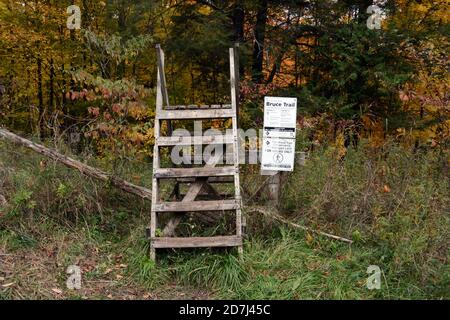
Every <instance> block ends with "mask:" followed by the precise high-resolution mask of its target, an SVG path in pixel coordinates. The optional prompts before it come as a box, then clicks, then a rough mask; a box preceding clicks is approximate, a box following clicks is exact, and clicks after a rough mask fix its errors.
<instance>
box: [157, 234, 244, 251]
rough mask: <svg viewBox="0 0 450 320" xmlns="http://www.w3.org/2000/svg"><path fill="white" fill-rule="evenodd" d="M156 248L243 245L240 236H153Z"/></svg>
mask: <svg viewBox="0 0 450 320" xmlns="http://www.w3.org/2000/svg"><path fill="white" fill-rule="evenodd" d="M151 241H152V246H153V247H154V248H202V247H237V246H241V245H242V238H241V237H238V236H217V237H190V238H169V237H161V238H152V239H151Z"/></svg>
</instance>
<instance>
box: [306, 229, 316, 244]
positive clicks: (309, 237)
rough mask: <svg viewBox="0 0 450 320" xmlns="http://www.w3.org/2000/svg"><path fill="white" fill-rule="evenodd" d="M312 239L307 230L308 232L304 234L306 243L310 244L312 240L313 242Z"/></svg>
mask: <svg viewBox="0 0 450 320" xmlns="http://www.w3.org/2000/svg"><path fill="white" fill-rule="evenodd" d="M313 240H314V238H313V236H312V235H311V234H310V233H309V232H308V233H307V234H306V243H307V244H308V245H311V244H312V242H313Z"/></svg>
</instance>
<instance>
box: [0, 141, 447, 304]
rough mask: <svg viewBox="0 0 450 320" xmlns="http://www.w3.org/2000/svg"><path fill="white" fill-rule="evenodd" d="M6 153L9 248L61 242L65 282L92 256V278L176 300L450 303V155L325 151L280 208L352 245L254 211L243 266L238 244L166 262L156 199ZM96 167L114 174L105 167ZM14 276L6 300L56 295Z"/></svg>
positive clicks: (1, 171)
mask: <svg viewBox="0 0 450 320" xmlns="http://www.w3.org/2000/svg"><path fill="white" fill-rule="evenodd" d="M0 150H1V152H0V194H1V195H3V196H4V197H5V200H6V204H0V205H1V207H0V212H1V213H0V250H1V251H2V252H8V253H14V254H16V253H23V254H32V253H33V254H38V253H39V252H47V251H48V250H49V249H48V248H51V247H52V246H54V245H55V243H57V244H58V247H59V249H58V250H59V251H58V256H57V258H56V261H57V267H54V268H56V269H55V270H57V275H56V276H55V277H56V278H52V279H53V280H52V281H59V282H60V285H61V286H63V283H64V279H65V278H64V266H66V265H67V264H70V263H74V261H75V262H76V261H79V260H80V259H88V260H89V261H90V260H95V261H96V262H95V267H94V268H93V269H92V270H91V269H89V270H90V271H88V272H87V274H85V277H88V279H89V280H92V281H94V282H95V281H96V280H99V279H103V278H104V277H105V273H107V272H106V271H107V270H109V269H111V268H116V269H117V268H119V267H117V265H118V264H120V265H125V267H120V268H125V269H124V271H125V273H124V274H122V276H123V277H124V278H123V279H122V280H120V281H121V282H120V283H121V284H120V285H118V287H117V290H119V291H120V290H123V291H125V292H128V291H129V290H130V289H129V288H130V287H132V288H141V289H142V290H151V291H152V292H153V291H155V292H165V293H164V294H166V295H165V297H169V298H170V297H171V292H173V290H174V289H173V288H174V285H175V286H182V287H183V288H198V289H201V290H206V291H207V292H208V294H209V295H210V297H215V298H233V299H234V298H241V299H266V298H272V299H326V298H331V299H353V298H356V299H373V298H385V299H395V298H404V299H410V298H450V296H449V290H448V288H449V285H450V283H449V277H450V272H449V264H448V258H449V230H450V228H449V226H450V224H449V215H448V213H449V212H450V210H449V209H450V199H449V193H448V190H449V185H448V184H449V179H448V178H449V177H448V172H449V171H448V155H447V154H445V153H442V152H439V151H438V150H426V151H425V150H422V151H420V150H419V151H417V152H412V151H408V150H407V149H405V148H403V147H401V146H399V145H398V144H395V143H387V144H386V145H384V146H383V147H382V148H380V149H378V150H374V149H371V148H369V147H368V146H366V145H364V143H362V144H360V146H359V147H358V148H357V149H349V150H348V152H347V154H346V156H345V158H342V159H336V157H335V153H334V152H333V151H332V149H331V148H323V149H319V150H316V151H314V152H313V153H311V154H310V156H309V158H308V161H307V162H306V165H305V166H302V167H299V166H297V168H296V170H295V172H294V173H293V174H291V175H289V177H288V180H287V183H286V185H285V187H284V188H283V194H282V207H281V213H282V214H283V215H284V216H285V217H286V218H288V219H290V220H292V221H293V222H296V223H300V224H304V225H308V226H310V227H313V228H317V229H321V230H324V231H327V232H331V233H336V234H338V235H342V236H346V237H351V238H352V239H354V240H355V242H354V244H352V245H348V244H345V243H340V242H336V241H334V240H329V239H326V238H322V237H320V236H316V235H314V234H308V233H305V232H303V231H298V230H289V229H288V228H287V226H283V225H280V224H279V223H277V222H274V221H272V220H267V218H264V217H262V216H258V215H256V214H255V215H251V216H249V217H248V223H249V228H248V230H249V234H248V238H247V240H246V242H245V254H244V257H243V259H242V260H240V259H239V258H238V257H237V254H236V252H235V251H234V250H231V249H230V250H222V249H214V250H213V249H211V250H209V249H205V250H200V249H197V250H166V251H164V250H161V251H159V254H158V257H159V261H158V264H157V265H155V264H154V263H153V262H152V261H151V260H150V259H149V256H148V242H147V241H146V240H145V237H144V230H145V227H146V226H147V225H148V223H149V221H148V219H149V209H150V207H149V203H148V202H144V201H141V200H139V199H136V198H135V197H134V196H131V195H127V194H124V193H122V192H120V191H118V190H116V189H113V188H111V187H110V186H108V185H106V184H102V183H98V182H96V181H93V180H91V179H88V178H86V177H83V176H82V175H81V174H79V173H77V172H75V171H73V170H69V169H66V168H64V167H62V166H60V165H59V164H55V163H52V162H51V161H43V159H42V158H41V157H39V156H37V155H35V154H33V153H30V152H28V151H26V150H22V149H17V148H14V147H13V146H11V145H8V144H5V143H3V142H0ZM89 161H90V162H92V164H93V165H95V166H100V167H103V168H104V169H109V168H108V163H102V162H101V161H97V160H95V159H93V158H91V159H90V160H89ZM116 165H117V164H116ZM149 168H150V166H149V165H148V164H143V163H126V162H124V163H123V164H122V165H121V168H120V172H121V175H122V176H123V177H124V178H126V179H130V180H133V181H134V180H136V179H139V181H134V182H135V183H138V184H143V185H146V186H149V182H150V177H151V171H150V169H149ZM244 176H245V177H247V176H246V175H244ZM246 182H248V181H245V179H244V181H243V183H244V184H245V183H246ZM41 256H42V257H43V259H47V256H46V255H41ZM87 257H88V258H87ZM114 257H116V258H114ZM117 257H120V259H121V260H120V261H121V262H120V263H117V262H114V261H115V259H117ZM49 259H50V258H49ZM369 265H378V266H379V267H380V268H381V270H382V272H383V277H382V286H381V290H373V291H371V290H368V289H367V288H366V279H367V276H368V274H367V273H366V270H367V267H368V266H369ZM120 268H119V269H120ZM116 269H114V270H116ZM37 270H41V269H37ZM52 270H53V269H52ZM7 271H8V270H7ZM1 272H2V266H0V273H1ZM4 272H6V271H4ZM8 272H11V270H9V271H8ZM15 272H16V273H17V274H16V275H15V277H16V278H17V279H22V280H21V282H20V283H21V285H20V286H19V287H18V288H16V289H14V290H12V289H5V290H0V298H5V299H10V298H24V296H27V295H28V296H29V295H36V296H37V297H44V298H45V297H48V295H49V293H43V292H44V291H42V290H43V289H37V288H35V287H33V284H31V282H26V280H25V279H26V277H25V276H24V275H22V274H21V272H25V271H21V270H16V271H15ZM58 272H59V273H58ZM114 272H115V271H114ZM0 276H1V274H0ZM54 279H56V280H54ZM30 281H31V280H30ZM42 281H46V280H42ZM49 281H50V280H49ZM117 281H118V280H117ZM51 285H54V284H51ZM49 286H50V284H49ZM182 290H185V289H182ZM91 294H92V296H94V297H99V298H104V296H102V294H100V293H95V292H94V293H91ZM69 297H71V296H69ZM77 297H78V296H73V298H77Z"/></svg>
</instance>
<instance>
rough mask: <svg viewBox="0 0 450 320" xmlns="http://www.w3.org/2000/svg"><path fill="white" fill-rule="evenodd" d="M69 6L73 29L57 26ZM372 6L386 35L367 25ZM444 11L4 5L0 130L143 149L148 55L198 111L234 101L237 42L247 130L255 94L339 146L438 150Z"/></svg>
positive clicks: (46, 1)
mask: <svg viewBox="0 0 450 320" xmlns="http://www.w3.org/2000/svg"><path fill="white" fill-rule="evenodd" d="M72 4H75V5H78V6H79V7H80V9H81V14H82V22H81V30H69V29H68V28H67V26H66V20H67V18H68V16H69V14H68V13H67V12H66V9H67V7H68V6H69V5H72ZM372 4H377V5H378V6H379V7H381V8H382V14H381V16H382V23H381V25H382V27H381V29H370V28H368V27H367V19H368V18H369V16H370V15H371V14H369V13H367V8H368V7H369V6H370V5H372ZM448 9H449V5H448V1H431V0H430V1H408V0H399V1H374V3H372V1H367V0H345V1H340V0H339V1H332V0H329V1H328V0H321V1H315V0H311V1H298V0H286V1H281V0H252V1H251V0H226V1H212V0H161V1H144V0H142V1H125V0H109V1H106V0H105V1H91V0H82V1H81V0H80V1H52V0H32V1H11V0H0V30H1V33H0V57H1V64H0V114H1V119H0V121H1V123H0V124H2V125H6V126H8V127H10V128H14V129H20V130H22V131H27V132H34V133H39V134H40V135H41V137H46V136H48V135H50V134H58V133H61V132H62V131H64V130H66V131H67V130H69V131H70V130H75V129H76V131H79V130H82V131H83V132H84V133H85V134H84V136H86V137H88V138H96V137H108V139H109V138H114V141H115V142H119V141H120V142H121V143H124V144H125V145H126V144H127V143H131V144H134V145H135V144H136V142H139V143H138V144H142V145H147V146H148V145H151V139H152V116H153V107H152V106H153V105H154V87H155V80H156V79H155V78H156V63H155V61H156V58H155V53H154V50H153V47H154V45H155V44H156V43H161V44H162V46H163V47H164V49H165V51H166V53H167V77H168V84H169V87H170V88H169V90H170V99H171V103H177V104H180V103H194V104H202V103H221V102H225V101H227V100H228V99H229V98H228V95H229V93H228V90H229V89H228V88H229V87H228V82H227V81H228V70H229V68H228V59H227V48H228V47H230V46H232V45H233V44H234V43H239V44H240V62H241V64H240V73H241V79H242V89H241V103H242V108H241V112H242V117H241V119H242V123H241V125H243V126H244V127H250V126H255V125H258V123H259V122H260V119H261V116H262V114H261V98H262V95H264V94H274V95H275V94H285V95H290V96H296V97H298V98H299V99H300V100H299V102H300V103H299V114H300V115H301V116H302V117H320V119H326V123H328V124H327V126H328V127H329V128H331V129H332V130H331V131H332V132H334V136H335V137H336V133H337V131H339V130H343V131H346V130H347V129H346V128H350V127H351V128H353V129H352V130H353V131H354V132H353V133H355V134H364V132H365V133H369V134H370V133H373V132H375V131H382V132H383V134H385V133H386V132H385V131H392V130H395V132H397V131H398V130H409V129H411V130H414V129H417V130H419V131H418V132H422V134H423V132H425V131H426V130H428V131H427V132H428V133H427V135H426V139H429V138H432V139H437V138H440V139H445V138H447V137H448V111H449V110H448V15H447V12H448ZM387 123H388V124H389V125H387ZM363 129H364V130H363ZM430 130H431V131H430ZM420 136H421V134H417V138H420Z"/></svg>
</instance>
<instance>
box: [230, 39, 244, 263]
mask: <svg viewBox="0 0 450 320" xmlns="http://www.w3.org/2000/svg"><path fill="white" fill-rule="evenodd" d="M238 75H239V72H237V71H236V53H235V48H230V84H231V109H232V110H233V112H234V114H235V116H234V117H233V118H232V123H233V136H234V137H235V138H236V139H235V147H234V165H235V169H236V174H235V175H234V192H235V199H236V201H237V204H238V206H237V208H236V236H238V237H242V224H243V219H242V211H241V201H242V199H241V186H240V179H239V142H238V139H237V137H238V133H237V130H238V122H237V112H238V95H239V92H238V90H237V86H238V84H237V79H236V76H238ZM244 224H245V218H244ZM238 251H239V256H241V257H242V255H243V247H242V245H241V246H239V248H238Z"/></svg>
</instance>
